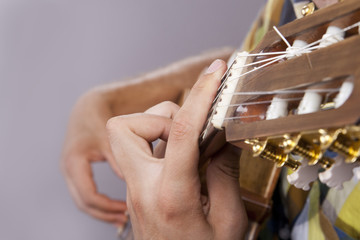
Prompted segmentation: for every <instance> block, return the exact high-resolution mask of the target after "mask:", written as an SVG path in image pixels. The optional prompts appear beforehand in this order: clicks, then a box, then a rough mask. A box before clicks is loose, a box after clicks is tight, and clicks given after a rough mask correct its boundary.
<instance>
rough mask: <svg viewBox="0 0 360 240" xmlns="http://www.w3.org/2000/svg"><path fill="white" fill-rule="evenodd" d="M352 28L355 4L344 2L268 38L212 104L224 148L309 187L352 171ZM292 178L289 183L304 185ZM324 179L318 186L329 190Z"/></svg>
mask: <svg viewBox="0 0 360 240" xmlns="http://www.w3.org/2000/svg"><path fill="white" fill-rule="evenodd" d="M359 26H360V1H357V0H347V1H344V2H341V3H338V4H335V5H333V6H330V7H328V8H325V9H322V10H319V11H317V12H315V13H314V14H312V15H309V16H307V17H304V18H302V19H299V20H296V21H294V22H292V23H289V24H287V25H284V26H282V27H280V28H279V30H277V29H275V30H273V31H270V32H269V33H268V34H267V35H266V36H265V37H264V40H263V41H262V42H261V43H260V44H259V45H258V46H257V48H256V49H255V50H254V51H252V52H251V53H250V54H246V53H245V54H244V53H241V54H239V56H238V57H237V59H236V62H235V64H233V65H232V67H231V68H230V70H229V72H228V74H227V76H228V78H227V80H226V81H225V82H224V84H223V85H224V87H223V89H225V90H223V92H222V94H220V95H219V97H218V99H217V101H216V102H215V104H214V109H215V110H214V112H213V114H212V122H213V123H214V125H215V127H217V128H224V129H225V135H226V141H228V142H231V143H232V144H234V145H236V146H239V147H241V148H244V147H250V149H252V150H253V152H254V155H256V156H261V157H263V158H266V159H270V160H272V161H275V162H276V163H277V165H278V166H283V165H285V166H288V167H290V168H292V169H293V170H297V169H298V172H297V173H296V174H294V175H300V173H301V172H303V174H302V175H303V176H305V175H306V174H308V176H307V177H306V178H307V179H308V180H309V179H312V180H314V178H316V177H317V174H318V170H319V169H321V168H323V169H325V170H327V171H325V172H328V175H329V174H330V175H332V173H331V172H336V168H335V166H337V168H339V166H343V165H344V164H343V163H348V165H346V167H347V168H349V166H350V165H351V166H352V168H355V167H357V166H358V162H359V160H358V159H359V156H360V127H359V126H358V122H359V119H360V107H359V106H358V104H359V102H360V68H359V66H360V35H359V30H360V27H359ZM239 65H240V66H239ZM234 83H236V86H235V88H234V90H229V89H231V88H232V86H231V85H234ZM229 92H231V93H229ZM229 96H231V100H230V101H229V100H227V99H229ZM226 101H229V102H228V103H225V104H224V102H226ZM224 108H226V109H227V110H226V112H225V113H224V110H223V109H224ZM221 114H223V115H224V116H221ZM219 115H220V116H219ZM219 120H220V123H219ZM334 156H335V157H334ZM344 166H345V165H344ZM304 169H305V170H304ZM306 169H307V170H306ZM331 169H332V170H331ZM334 169H335V170H334ZM330 170H331V171H330ZM305 172H306V174H305ZM310 172H311V174H310ZM348 172H351V171H350V170H349V171H348ZM309 174H310V175H311V176H310V175H309ZM294 175H293V176H292V177H291V176H290V177H289V180H290V182H293V183H294V184H295V185H296V184H298V183H299V182H302V181H303V180H299V181H297V180H298V179H299V178H301V177H299V176H294ZM325 175H326V174H323V175H322V177H320V179H323V180H324V182H325V183H329V181H328V180H325V179H329V176H325ZM294 181H295V182H294ZM341 181H345V180H338V183H337V184H335V185H337V186H339V185H341V184H342V182H341ZM298 185H299V184H298ZM328 185H333V183H331V184H328ZM299 187H301V188H304V189H307V188H308V182H306V181H305V183H302V184H300V185H299Z"/></svg>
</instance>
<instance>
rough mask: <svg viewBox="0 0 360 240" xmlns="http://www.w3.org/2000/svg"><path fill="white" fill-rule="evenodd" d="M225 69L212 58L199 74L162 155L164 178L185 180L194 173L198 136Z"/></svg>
mask: <svg viewBox="0 0 360 240" xmlns="http://www.w3.org/2000/svg"><path fill="white" fill-rule="evenodd" d="M225 71H226V64H225V62H224V61H222V60H216V61H214V62H213V63H212V64H211V66H210V67H209V69H208V70H207V72H206V73H205V74H204V75H202V76H200V78H199V80H198V81H197V82H196V83H195V85H194V87H193V88H192V90H191V92H190V94H189V96H188V97H187V99H186V101H185V103H184V105H183V106H182V107H181V109H180V110H179V111H178V113H177V114H176V116H175V118H174V120H173V124H172V126H171V130H170V134H169V139H168V146H167V149H166V154H165V158H166V162H165V173H166V176H167V177H168V178H169V179H167V180H170V179H174V180H176V181H178V180H180V179H184V180H186V179H191V178H192V177H194V176H197V165H198V154H199V151H198V147H199V146H198V138H199V135H200V133H201V130H202V128H203V125H204V123H205V120H206V117H207V114H208V111H209V108H210V106H211V103H212V101H213V99H214V97H215V95H216V91H217V89H218V87H219V85H220V80H221V77H222V75H223V74H224V72H225Z"/></svg>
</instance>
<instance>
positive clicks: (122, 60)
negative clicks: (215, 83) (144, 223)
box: [0, 0, 265, 240]
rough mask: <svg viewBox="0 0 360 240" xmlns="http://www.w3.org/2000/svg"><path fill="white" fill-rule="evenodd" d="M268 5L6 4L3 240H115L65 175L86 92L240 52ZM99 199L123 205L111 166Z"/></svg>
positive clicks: (0, 186)
mask: <svg viewBox="0 0 360 240" xmlns="http://www.w3.org/2000/svg"><path fill="white" fill-rule="evenodd" d="M264 3H265V1H264V0H258V1H242V0H237V1H236V0H221V1H212V0H191V1H190V0H182V1H166V0H153V1H135V0H133V1H125V0H123V1H120V0H0V111H1V112H0V153H1V158H0V239H1V240H18V239H31V240H33V239H34V240H35V239H36V240H42V239H46V240H48V239H66V240H72V239H74V240H75V239H76V240H83V239H84V240H95V239H116V230H115V228H114V227H113V226H111V225H109V224H106V223H102V222H100V221H97V220H95V219H92V218H91V217H89V216H88V215H86V214H84V213H82V212H80V211H79V210H78V209H77V208H76V206H75V204H74V202H73V201H72V199H71V197H70V194H69V192H68V190H67V187H66V184H65V181H64V179H63V177H62V175H61V173H60V171H59V158H60V154H61V148H62V143H63V139H64V133H65V129H66V124H67V119H68V116H69V113H70V110H71V108H72V106H73V104H74V103H75V101H76V99H77V98H78V97H79V96H80V95H81V94H82V93H84V92H85V91H86V90H88V89H89V88H91V87H93V86H96V85H99V84H103V83H107V82H112V81H116V80H121V79H124V78H126V77H131V76H135V75H138V74H140V73H143V72H147V71H149V70H151V69H155V68H158V67H161V66H165V65H167V64H169V63H171V62H173V61H176V60H180V59H182V58H184V57H188V56H191V55H196V54H199V53H201V52H203V51H205V50H207V49H213V48H218V47H222V46H234V47H238V46H239V45H240V43H241V40H242V39H243V37H244V36H245V34H246V32H247V30H248V29H249V27H250V24H251V22H252V20H253V19H255V17H256V15H257V13H258V11H259V8H260V6H262V5H263V4H264ZM94 169H95V177H96V180H97V183H98V185H99V188H100V191H101V192H103V193H106V194H109V195H110V196H111V197H115V198H119V199H124V197H125V190H124V189H125V187H124V183H123V182H121V181H120V180H118V179H117V177H116V176H115V175H114V174H113V172H112V171H111V170H110V168H109V167H108V165H107V164H97V165H95V166H94Z"/></svg>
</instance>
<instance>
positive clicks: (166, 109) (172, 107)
mask: <svg viewBox="0 0 360 240" xmlns="http://www.w3.org/2000/svg"><path fill="white" fill-rule="evenodd" d="M179 109H180V107H179V106H178V105H177V104H175V103H173V102H170V101H165V102H162V103H159V104H157V105H155V106H153V107H151V108H149V109H148V110H146V111H145V113H148V114H154V115H158V116H163V117H167V118H171V119H173V118H174V116H175V115H176V113H177V112H178V111H179Z"/></svg>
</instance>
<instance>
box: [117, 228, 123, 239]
mask: <svg viewBox="0 0 360 240" xmlns="http://www.w3.org/2000/svg"><path fill="white" fill-rule="evenodd" d="M123 232H124V226H118V227H117V235H118V237H119V236H121V234H122V233H123Z"/></svg>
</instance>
